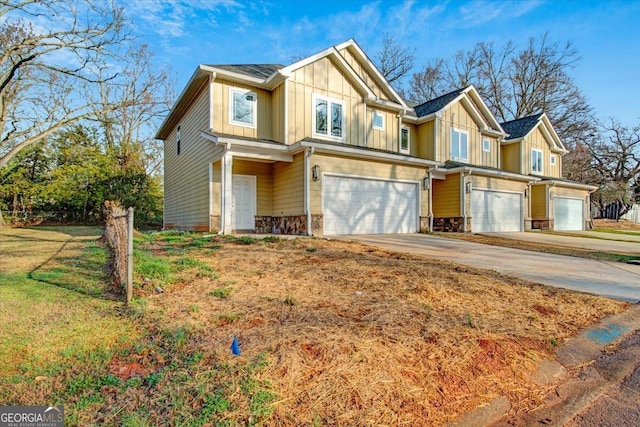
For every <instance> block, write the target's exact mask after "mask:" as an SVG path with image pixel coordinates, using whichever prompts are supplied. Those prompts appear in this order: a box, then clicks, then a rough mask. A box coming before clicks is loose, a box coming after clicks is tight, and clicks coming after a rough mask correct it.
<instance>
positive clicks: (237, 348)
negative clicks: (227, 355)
mask: <svg viewBox="0 0 640 427" xmlns="http://www.w3.org/2000/svg"><path fill="white" fill-rule="evenodd" d="M231 353H233V354H235V355H236V356H240V344H238V337H237V336H235V335H234V336H233V342H231Z"/></svg>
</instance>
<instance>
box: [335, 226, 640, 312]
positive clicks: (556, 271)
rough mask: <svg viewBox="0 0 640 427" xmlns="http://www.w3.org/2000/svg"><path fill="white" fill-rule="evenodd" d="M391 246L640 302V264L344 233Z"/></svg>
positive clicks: (430, 238)
mask: <svg viewBox="0 0 640 427" xmlns="http://www.w3.org/2000/svg"><path fill="white" fill-rule="evenodd" d="M335 238H340V239H345V240H355V241H359V242H362V243H367V244H370V245H374V246H379V247H382V248H385V249H389V250H393V251H398V252H406V253H412V254H417V255H424V256H429V257H433V258H437V259H443V260H448V261H454V262H457V263H460V264H465V265H469V266H472V267H479V268H486V269H490V270H495V271H498V272H500V273H503V274H509V275H512V276H517V277H521V278H523V279H527V280H531V281H533V282H537V283H542V284H545V285H550V286H555V287H560V288H566V289H572V290H576V291H581V292H588V293H592V294H597V295H602V296H606V297H609V298H615V299H619V300H623V301H629V302H637V301H639V300H640V266H636V265H629V264H622V263H616V262H605V261H596V260H589V259H584V258H576V257H569V256H562V255H553V254H545V253H541V252H531V251H524V250H520V249H511V248H503V247H499V246H490V245H483V244H480V243H473V242H466V241H461V240H454V239H447V238H443V237H436V236H431V235H426V234H379V235H344V236H335Z"/></svg>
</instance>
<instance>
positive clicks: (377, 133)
mask: <svg viewBox="0 0 640 427" xmlns="http://www.w3.org/2000/svg"><path fill="white" fill-rule="evenodd" d="M374 111H375V112H376V113H378V114H382V116H383V117H384V130H380V129H374V128H373V112H374ZM366 123H367V124H366V128H367V147H369V148H375V149H376V150H383V151H392V152H394V153H397V152H398V151H399V145H398V138H399V135H400V128H399V127H398V126H399V124H400V118H399V117H398V115H397V114H396V113H393V112H391V111H386V110H381V109H379V108H368V107H367V118H366Z"/></svg>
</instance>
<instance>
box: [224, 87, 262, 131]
mask: <svg viewBox="0 0 640 427" xmlns="http://www.w3.org/2000/svg"><path fill="white" fill-rule="evenodd" d="M229 98H230V100H229V122H230V123H231V124H232V125H238V126H248V127H255V126H256V108H257V104H258V96H257V95H256V94H255V92H251V91H247V90H243V89H235V88H230V89H229Z"/></svg>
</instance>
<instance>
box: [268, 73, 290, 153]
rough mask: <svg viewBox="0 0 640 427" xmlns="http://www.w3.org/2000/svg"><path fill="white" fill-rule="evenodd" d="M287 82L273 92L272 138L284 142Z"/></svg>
mask: <svg viewBox="0 0 640 427" xmlns="http://www.w3.org/2000/svg"><path fill="white" fill-rule="evenodd" d="M286 85H287V83H286V82H284V83H282V84H281V85H280V86H278V87H276V88H275V89H274V90H273V92H272V93H271V116H272V123H273V128H272V135H271V139H273V140H274V141H277V142H281V143H284V142H285V138H284V130H285V129H284V123H285V120H284V116H285V109H284V105H285V100H284V95H285V92H286V91H285V87H286Z"/></svg>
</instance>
